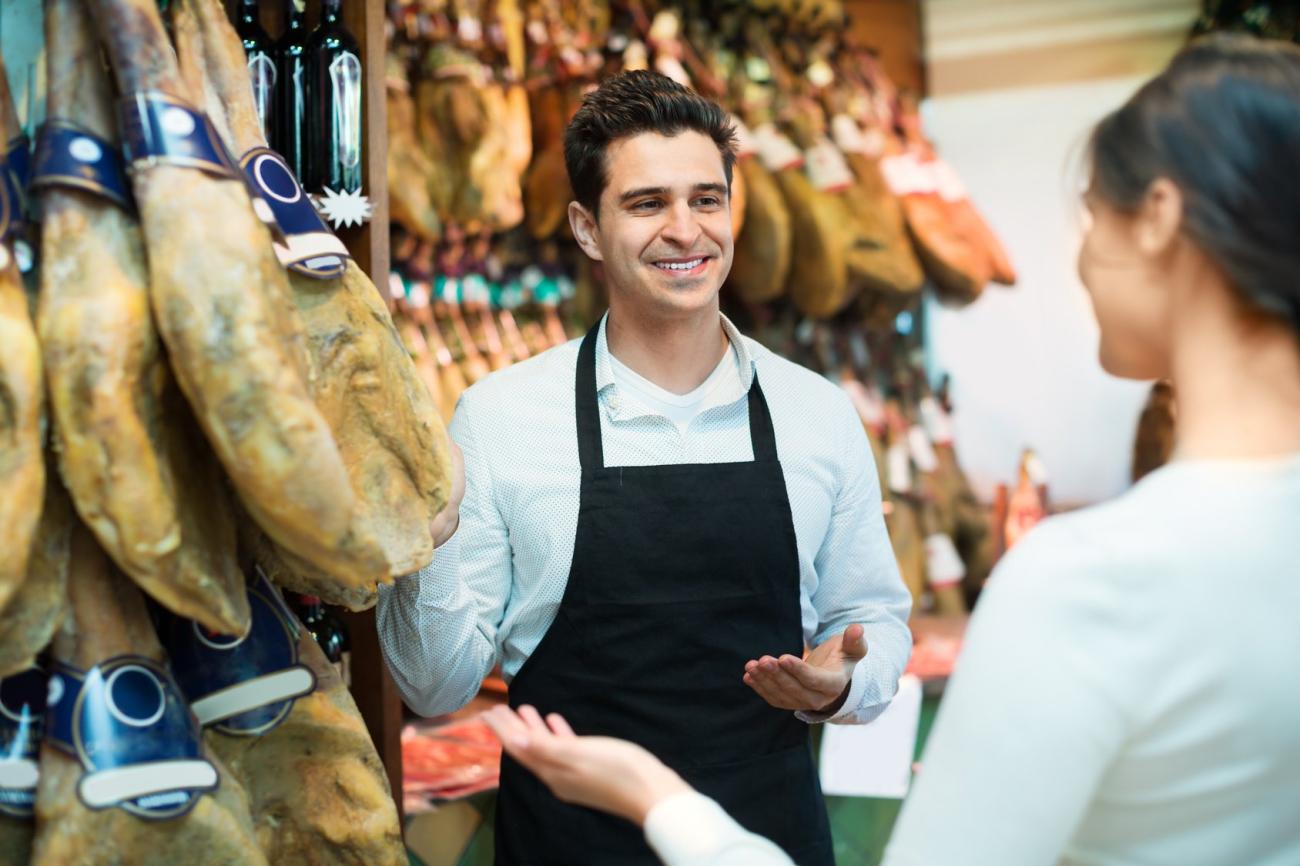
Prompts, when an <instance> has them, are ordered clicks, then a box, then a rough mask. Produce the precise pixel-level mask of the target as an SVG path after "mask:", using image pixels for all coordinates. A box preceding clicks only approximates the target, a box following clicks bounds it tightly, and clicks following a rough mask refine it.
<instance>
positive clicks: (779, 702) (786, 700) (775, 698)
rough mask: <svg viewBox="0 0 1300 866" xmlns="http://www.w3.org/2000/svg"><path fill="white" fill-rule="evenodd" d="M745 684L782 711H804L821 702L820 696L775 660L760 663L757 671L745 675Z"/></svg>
mask: <svg viewBox="0 0 1300 866" xmlns="http://www.w3.org/2000/svg"><path fill="white" fill-rule="evenodd" d="M745 682H746V684H748V685H749V686H750V687H751V688H752V689H754V691H756V692H758V694H759V696H760V697H761V698H763V700H765V701H767V702H768V703H769V704H772V705H773V706H777V707H781V708H783V709H789V710H800V709H806V708H808V707H811V706H813V705H814V704H817V703H819V702H821V700H822V698H821V696H820V695H818V694H816V693H814V692H812V691H810V690H809V689H807V688H805V687H804V686H803V684H801V683H800V682H799V681H798V680H796V679H795V678H794V677H793V676H791V675H790V674H789V673H788V672H786V671H784V670H782V669H781V668H780V666H779V665H778V664H777V663H776V661H775V660H771V661H770V662H761V663H760V664H759V666H758V668H757V669H755V670H754V671H752V672H750V673H747V674H746V675H745Z"/></svg>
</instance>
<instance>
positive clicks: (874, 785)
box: [820, 674, 921, 799]
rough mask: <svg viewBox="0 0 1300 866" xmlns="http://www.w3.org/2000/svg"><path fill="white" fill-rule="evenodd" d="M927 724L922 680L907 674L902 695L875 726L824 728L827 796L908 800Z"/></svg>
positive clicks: (823, 764)
mask: <svg viewBox="0 0 1300 866" xmlns="http://www.w3.org/2000/svg"><path fill="white" fill-rule="evenodd" d="M920 721H921V680H920V679H918V678H917V677H916V676H914V675H912V674H906V675H904V676H903V678H902V679H901V680H899V681H898V694H896V695H894V700H893V701H892V702H891V703H890V705H889V706H888V707H887V708H886V709H885V711H884V712H883V713H881V714H880V717H879V718H877V719H876V720H875V721H874V722H872V723H871V724H869V725H826V726H825V727H824V728H823V729H822V745H821V762H820V766H821V780H822V792H823V793H826V794H831V795H833V796H839V797H889V798H893V799H902V798H903V797H905V796H907V789H908V788H909V787H910V786H911V784H912V757H913V755H915V753H916V733H917V726H918V725H919V724H920Z"/></svg>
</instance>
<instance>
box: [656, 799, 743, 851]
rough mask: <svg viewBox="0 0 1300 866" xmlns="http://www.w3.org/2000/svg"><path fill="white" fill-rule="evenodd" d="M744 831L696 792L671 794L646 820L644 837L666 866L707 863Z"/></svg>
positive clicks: (728, 816) (714, 804)
mask: <svg viewBox="0 0 1300 866" xmlns="http://www.w3.org/2000/svg"><path fill="white" fill-rule="evenodd" d="M743 834H744V831H743V830H741V829H740V826H739V825H738V824H736V822H735V821H734V820H732V818H731V816H730V815H728V814H727V813H726V811H725V810H723V808H722V807H721V806H719V805H718V804H717V803H715V802H714V801H713V800H711V799H709V798H708V797H706V796H704V795H703V794H700V793H698V792H696V791H684V792H682V793H680V794H674V795H673V796H671V797H669V798H668V799H666V800H663V801H661V802H660V803H658V804H657V805H656V806H655V807H654V808H653V809H651V810H650V814H648V815H646V819H645V838H646V841H647V842H649V843H650V847H651V848H653V849H654V852H655V853H656V854H658V855H659V859H661V860H663V861H664V863H665V864H667V866H682V864H688V863H710V862H712V860H713V858H715V857H716V856H717V855H718V852H719V851H721V850H722V849H723V847H725V846H726V844H727V843H728V842H729V841H731V840H732V839H734V838H735V837H736V836H737V835H743Z"/></svg>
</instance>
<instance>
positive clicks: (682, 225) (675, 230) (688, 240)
mask: <svg viewBox="0 0 1300 866" xmlns="http://www.w3.org/2000/svg"><path fill="white" fill-rule="evenodd" d="M660 235H661V236H662V237H663V238H664V240H666V241H669V242H670V243H672V244H674V245H676V246H679V247H682V248H684V249H690V248H691V247H693V246H695V242H696V240H698V239H699V237H700V223H699V220H698V219H696V215H695V212H694V211H693V210H691V206H690V203H689V202H679V203H677V204H674V205H673V206H672V207H671V208H669V210H668V214H667V222H666V224H665V225H664V227H663V229H662V231H660Z"/></svg>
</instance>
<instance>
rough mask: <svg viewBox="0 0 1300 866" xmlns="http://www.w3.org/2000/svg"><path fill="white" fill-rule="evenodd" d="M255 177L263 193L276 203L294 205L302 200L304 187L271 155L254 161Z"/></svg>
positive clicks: (263, 155) (265, 154) (266, 154)
mask: <svg viewBox="0 0 1300 866" xmlns="http://www.w3.org/2000/svg"><path fill="white" fill-rule="evenodd" d="M253 176H254V177H255V178H257V185H258V187H260V188H261V190H262V192H264V193H265V194H266V195H268V196H270V197H271V198H273V199H275V200H276V201H282V202H284V203H285V204H293V203H294V202H296V201H297V200H298V199H300V198H302V187H300V186H298V184H297V182H295V181H294V179H293V175H292V174H290V173H289V169H288V168H286V167H285V165H284V163H282V162H280V161H279V160H278V159H276V158H275V157H274V156H272V155H271V154H269V153H264V154H262V155H261V156H259V157H258V158H257V159H255V160H253Z"/></svg>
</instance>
